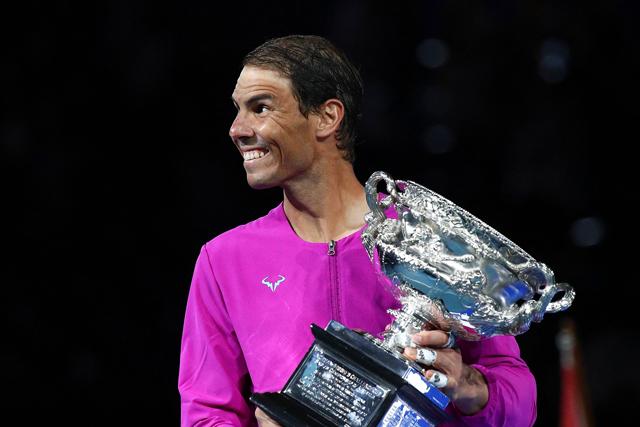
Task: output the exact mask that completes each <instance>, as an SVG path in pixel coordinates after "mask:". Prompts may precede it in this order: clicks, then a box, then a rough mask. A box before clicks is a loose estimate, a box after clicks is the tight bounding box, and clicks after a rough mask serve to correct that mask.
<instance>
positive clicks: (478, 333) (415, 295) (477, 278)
mask: <svg viewBox="0 0 640 427" xmlns="http://www.w3.org/2000/svg"><path fill="white" fill-rule="evenodd" d="M381 182H384V184H386V185H385V189H386V195H385V194H384V193H383V195H382V197H381V195H379V193H378V185H379V184H380V183H381ZM365 191H366V197H367V203H368V205H369V208H370V210H371V212H369V213H368V214H367V215H366V217H365V221H366V222H367V224H368V227H367V228H366V230H365V231H364V232H363V233H362V242H363V244H364V246H365V248H366V250H367V252H368V254H369V257H370V259H371V260H372V262H376V261H377V262H378V263H379V265H380V268H381V271H382V273H383V274H384V275H385V276H386V277H387V278H389V279H390V280H391V282H392V283H393V284H394V285H395V286H394V291H395V292H396V293H397V297H398V299H399V300H400V303H401V304H402V308H401V309H400V310H389V312H390V313H391V314H392V315H393V316H394V317H395V321H394V322H393V324H392V326H391V327H390V328H389V329H388V331H387V332H386V333H385V336H384V340H383V343H382V345H383V346H384V347H387V348H389V349H391V348H394V347H395V348H397V347H402V346H405V345H406V344H407V343H408V342H410V339H408V337H409V336H410V335H412V334H414V333H416V332H418V331H420V330H421V329H423V328H424V327H425V326H426V325H429V326H430V327H432V328H435V329H440V330H443V331H448V332H451V333H452V334H453V335H455V336H456V337H459V338H461V339H465V340H479V339H482V338H488V337H492V336H495V335H519V334H522V333H523V332H526V331H527V330H528V329H529V327H530V325H531V322H532V321H533V322H540V321H541V320H542V318H543V316H544V315H545V313H554V312H558V311H562V310H565V309H567V308H569V306H570V305H571V303H572V302H573V299H574V297H575V292H574V291H573V288H572V287H571V286H569V285H568V284H566V283H556V281H555V278H554V275H553V272H552V271H551V270H550V269H549V268H548V267H547V266H546V265H544V264H542V263H540V262H537V261H536V260H535V259H534V258H533V257H531V256H530V255H529V254H527V253H526V252H525V251H523V250H522V249H521V248H520V247H518V246H517V245H516V244H514V243H513V242H511V241H510V240H509V239H507V238H506V237H504V236H503V235H502V234H500V233H499V232H497V231H496V230H494V229H493V228H491V227H490V226H489V225H487V224H485V223H484V222H483V221H481V220H479V219H478V218H476V217H475V216H473V215H471V214H470V213H469V212H467V211H465V210H464V209H462V208H460V207H459V206H457V205H456V204H454V203H453V202H451V201H449V200H447V199H446V198H444V197H442V196H440V195H439V194H436V193H435V192H433V191H431V190H429V189H427V188H425V187H423V186H421V185H419V184H416V183H415V182H412V181H400V180H393V179H392V178H391V177H390V176H389V175H388V174H387V173H385V172H381V171H379V172H375V173H373V174H372V175H371V177H370V178H369V179H368V180H367V183H366V185H365ZM391 206H393V208H394V209H395V213H396V214H397V217H393V215H391V216H387V215H386V214H385V212H389V211H390V210H388V208H389V207H391ZM376 256H377V258H378V259H377V260H375V258H376ZM557 294H563V295H562V296H561V298H559V299H555V300H554V297H556V295H557Z"/></svg>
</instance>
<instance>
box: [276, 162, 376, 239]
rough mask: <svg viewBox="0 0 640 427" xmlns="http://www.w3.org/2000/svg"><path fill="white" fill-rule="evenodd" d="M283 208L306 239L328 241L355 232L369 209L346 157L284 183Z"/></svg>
mask: <svg viewBox="0 0 640 427" xmlns="http://www.w3.org/2000/svg"><path fill="white" fill-rule="evenodd" d="M284 211H285V214H286V216H287V219H288V220H289V223H290V224H291V227H292V228H293V230H294V231H295V232H296V234H298V236H299V237H300V238H301V239H303V240H306V241H308V242H324V243H326V242H329V241H330V240H338V239H340V238H342V237H345V236H348V235H349V234H352V233H354V232H355V231H357V230H358V229H359V228H360V227H362V226H363V225H364V215H365V214H366V213H367V212H368V211H369V208H368V207H367V203H366V198H365V193H364V188H363V186H362V184H360V182H359V181H358V179H357V178H356V176H355V174H354V172H353V167H352V166H351V164H350V163H348V162H346V161H344V162H343V161H340V162H337V164H335V163H334V164H333V165H332V167H329V168H327V169H323V173H322V174H317V175H315V176H309V177H305V178H303V179H301V180H298V181H296V182H295V183H288V185H286V186H285V187H284Z"/></svg>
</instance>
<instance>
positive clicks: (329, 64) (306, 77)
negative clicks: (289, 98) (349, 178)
mask: <svg viewBox="0 0 640 427" xmlns="http://www.w3.org/2000/svg"><path fill="white" fill-rule="evenodd" d="M242 65H243V66H247V65H248V66H254V67H260V68H266V69H270V70H273V71H276V72H278V73H280V74H281V75H282V76H284V77H286V78H288V79H289V80H290V81H291V86H292V90H293V96H294V97H295V98H296V100H297V101H298V105H299V107H300V112H301V113H302V114H303V115H304V116H305V117H308V115H309V112H312V111H318V108H319V107H320V105H322V103H324V102H325V101H326V100H328V99H332V98H336V99H338V100H340V101H341V102H342V104H343V105H344V110H345V112H344V118H343V120H342V123H341V124H340V127H339V128H338V132H337V133H336V139H338V144H337V147H338V148H339V149H340V150H342V151H343V157H344V159H345V160H347V161H349V162H351V163H353V162H354V160H355V150H354V145H355V140H356V136H357V130H356V128H357V124H358V121H359V120H360V115H361V113H360V108H361V103H362V94H363V88H362V79H361V77H360V73H359V72H358V70H357V69H356V67H355V66H354V65H353V64H352V63H351V62H350V61H349V59H348V58H347V56H346V55H345V54H344V53H343V52H342V51H340V50H339V49H338V48H336V47H335V46H334V45H333V44H332V43H331V42H330V41H329V40H327V39H325V38H323V37H319V36H302V35H292V36H286V37H280V38H275V39H271V40H268V41H266V42H265V43H263V44H262V45H261V46H258V47H257V48H256V49H254V50H253V51H252V52H250V53H249V54H247V56H245V57H244V60H243V61H242Z"/></svg>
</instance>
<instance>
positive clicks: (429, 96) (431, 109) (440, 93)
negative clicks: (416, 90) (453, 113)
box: [421, 86, 451, 116]
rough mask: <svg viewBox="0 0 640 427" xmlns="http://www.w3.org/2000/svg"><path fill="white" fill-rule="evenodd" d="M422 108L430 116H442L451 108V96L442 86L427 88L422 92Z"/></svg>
mask: <svg viewBox="0 0 640 427" xmlns="http://www.w3.org/2000/svg"><path fill="white" fill-rule="evenodd" d="M421 108H424V109H425V110H426V111H427V113H429V114H432V115H435V116H441V115H443V114H445V113H447V112H448V111H449V109H450V108H451V95H450V94H449V92H448V91H447V90H446V89H445V88H443V87H442V86H427V87H425V88H424V90H423V91H422V98H421Z"/></svg>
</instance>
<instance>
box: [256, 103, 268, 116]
mask: <svg viewBox="0 0 640 427" xmlns="http://www.w3.org/2000/svg"><path fill="white" fill-rule="evenodd" d="M267 111H269V107H268V106H266V105H265V104H260V105H257V106H256V108H255V112H256V113H258V114H262V113H266V112H267Z"/></svg>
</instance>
